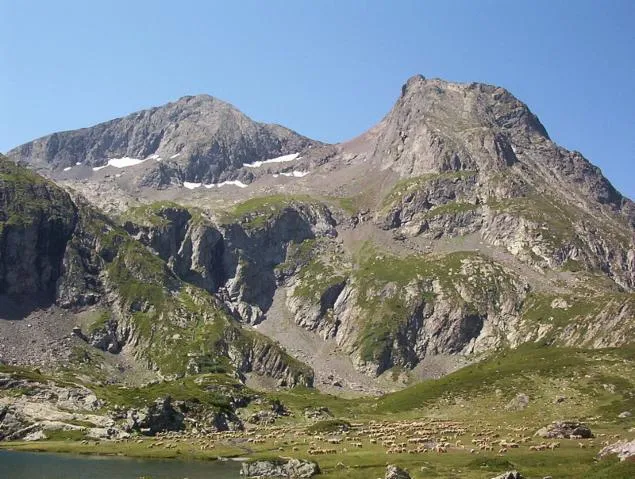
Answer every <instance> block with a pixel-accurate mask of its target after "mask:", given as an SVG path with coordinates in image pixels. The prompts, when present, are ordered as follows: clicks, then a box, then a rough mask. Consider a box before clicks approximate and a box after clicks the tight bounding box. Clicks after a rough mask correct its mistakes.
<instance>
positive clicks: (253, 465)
mask: <svg viewBox="0 0 635 479" xmlns="http://www.w3.org/2000/svg"><path fill="white" fill-rule="evenodd" d="M319 473H320V468H319V466H318V465H317V463H315V462H311V461H304V460H300V459H289V460H283V459H280V460H278V461H251V462H244V463H243V464H242V466H241V471H240V474H241V475H242V476H243V477H251V478H268V477H288V478H297V479H302V478H308V477H313V476H314V475H316V474H319Z"/></svg>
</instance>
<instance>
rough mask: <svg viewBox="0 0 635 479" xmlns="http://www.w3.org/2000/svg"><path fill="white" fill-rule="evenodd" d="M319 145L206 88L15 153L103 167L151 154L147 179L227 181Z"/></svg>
mask: <svg viewBox="0 0 635 479" xmlns="http://www.w3.org/2000/svg"><path fill="white" fill-rule="evenodd" d="M318 145H320V143H318V142H315V141H312V140H309V139H308V138H305V137H303V136H301V135H298V134H297V133H295V132H293V131H291V130H288V129H286V128H284V127H281V126H278V125H265V124H261V123H257V122H254V121H253V120H251V119H250V118H248V117H247V116H245V115H244V114H242V113H241V112H240V111H238V110H237V109H235V108H234V107H233V106H231V105H229V104H228V103H225V102H223V101H220V100H218V99H216V98H213V97H211V96H208V95H198V96H186V97H183V98H181V99H179V100H178V101H176V102H173V103H168V104H167V105H164V106H162V107H158V108H152V109H149V110H143V111H140V112H137V113H133V114H131V115H128V116H126V117H124V118H118V119H116V120H111V121H108V122H105V123H101V124H99V125H95V126H93V127H90V128H84V129H81V130H75V131H69V132H62V133H54V134H53V135H49V136H45V137H43V138H40V139H38V140H35V141H33V142H31V143H27V144H25V145H22V146H19V147H18V148H15V149H14V150H12V151H10V152H9V154H8V156H9V157H10V158H11V159H13V160H14V161H17V162H21V163H28V164H31V165H33V166H34V167H37V168H44V169H53V170H59V171H61V170H63V169H64V168H68V167H73V166H75V165H76V164H77V163H79V164H82V165H84V166H89V167H100V166H103V165H105V164H107V162H108V160H109V159H113V158H124V157H129V158H135V159H140V160H143V159H146V158H149V157H151V160H152V168H150V169H149V170H147V172H146V173H145V176H144V178H142V180H141V183H142V184H143V185H146V186H155V187H164V186H167V185H170V184H173V183H179V184H180V183H181V182H182V181H190V182H201V181H204V182H207V183H215V182H218V181H223V180H225V179H228V178H231V177H232V176H235V173H234V172H235V170H237V169H239V168H241V167H242V165H243V164H244V163H251V162H254V161H259V160H264V159H268V158H274V157H279V156H282V155H285V154H293V153H297V152H301V151H304V150H306V149H307V148H309V147H311V146H318ZM156 158H160V159H161V162H159V161H155V160H156ZM243 179H244V180H245V181H247V182H248V181H249V178H243Z"/></svg>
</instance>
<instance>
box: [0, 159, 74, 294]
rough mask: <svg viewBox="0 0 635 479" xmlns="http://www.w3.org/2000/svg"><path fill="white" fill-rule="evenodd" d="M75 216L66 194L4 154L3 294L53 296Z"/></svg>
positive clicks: (0, 189) (0, 167)
mask: <svg viewBox="0 0 635 479" xmlns="http://www.w3.org/2000/svg"><path fill="white" fill-rule="evenodd" d="M76 222H77V211H76V208H75V205H74V204H73V203H72V201H71V200H70V198H69V197H68V195H66V194H64V193H63V192H62V191H61V190H60V189H59V188H56V187H55V186H53V185H52V184H50V183H49V182H47V181H45V180H43V179H42V178H40V177H38V176H37V175H35V174H33V173H31V172H30V171H28V170H25V169H24V168H20V167H18V166H16V165H15V164H13V163H11V162H10V161H8V160H7V159H6V158H5V157H4V156H2V155H0V295H3V294H7V295H12V296H21V297H26V296H29V295H34V294H41V295H43V296H44V298H42V299H43V300H44V301H47V300H48V301H50V300H51V299H52V297H53V294H54V291H55V283H56V281H57V280H58V278H59V277H60V276H61V274H62V258H63V256H64V251H65V249H66V243H67V242H68V240H69V239H70V237H71V234H72V232H73V229H74V228H75V224H76Z"/></svg>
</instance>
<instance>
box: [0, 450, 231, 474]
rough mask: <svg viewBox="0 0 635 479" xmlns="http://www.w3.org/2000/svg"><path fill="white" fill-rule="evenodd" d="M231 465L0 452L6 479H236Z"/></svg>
mask: <svg viewBox="0 0 635 479" xmlns="http://www.w3.org/2000/svg"><path fill="white" fill-rule="evenodd" d="M239 471H240V464H239V463H237V462H234V461H178V460H158V459H155V460H153V459H129V458H121V457H109V456H77V455H71V454H50V453H39V452H37V453H35V452H14V451H4V450H0V478H3V479H4V478H6V479H115V478H116V479H119V478H121V479H138V478H140V477H147V478H152V479H183V478H188V479H238V478H239V477H241V476H240V475H239V474H238V472H239Z"/></svg>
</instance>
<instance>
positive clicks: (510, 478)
mask: <svg viewBox="0 0 635 479" xmlns="http://www.w3.org/2000/svg"><path fill="white" fill-rule="evenodd" d="M523 477H524V476H523V475H522V474H521V473H520V472H518V471H507V472H504V473H502V474H499V475H498V476H495V477H492V479H523Z"/></svg>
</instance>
